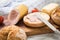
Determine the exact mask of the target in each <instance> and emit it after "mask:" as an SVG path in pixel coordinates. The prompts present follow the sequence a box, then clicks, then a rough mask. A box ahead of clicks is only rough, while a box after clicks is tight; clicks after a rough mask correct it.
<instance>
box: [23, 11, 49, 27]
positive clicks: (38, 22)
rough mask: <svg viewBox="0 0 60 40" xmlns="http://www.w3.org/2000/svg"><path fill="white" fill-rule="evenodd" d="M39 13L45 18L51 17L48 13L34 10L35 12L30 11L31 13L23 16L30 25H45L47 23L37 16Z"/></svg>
mask: <svg viewBox="0 0 60 40" xmlns="http://www.w3.org/2000/svg"><path fill="white" fill-rule="evenodd" d="M39 14H41V15H42V17H43V18H44V19H46V20H48V21H49V19H50V17H49V15H48V14H46V13H43V12H34V13H30V14H28V15H26V16H24V18H23V21H24V23H25V24H26V25H27V26H29V27H42V26H44V25H45V24H44V23H43V22H42V21H41V20H39V18H38V17H37V16H36V15H39Z"/></svg>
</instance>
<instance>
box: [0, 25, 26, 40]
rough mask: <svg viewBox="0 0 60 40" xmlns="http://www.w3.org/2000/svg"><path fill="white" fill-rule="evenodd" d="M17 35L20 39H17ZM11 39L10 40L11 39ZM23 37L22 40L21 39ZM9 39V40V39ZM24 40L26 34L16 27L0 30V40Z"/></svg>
mask: <svg viewBox="0 0 60 40" xmlns="http://www.w3.org/2000/svg"><path fill="white" fill-rule="evenodd" d="M17 34H18V35H19V36H20V37H21V38H19V37H18V36H16V35H17ZM11 37H12V38H11ZM22 37H23V38H22ZM10 38H11V39H10ZM17 38H18V39H21V40H22V39H24V40H26V38H27V37H26V34H25V32H24V30H22V29H20V28H19V27H18V26H15V25H12V26H6V27H4V28H2V29H1V30H0V40H13V39H14V40H18V39H17Z"/></svg>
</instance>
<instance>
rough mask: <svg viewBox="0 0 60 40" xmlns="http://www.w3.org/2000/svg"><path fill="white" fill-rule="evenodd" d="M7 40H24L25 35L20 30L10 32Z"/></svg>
mask: <svg viewBox="0 0 60 40" xmlns="http://www.w3.org/2000/svg"><path fill="white" fill-rule="evenodd" d="M7 40H26V34H25V32H24V31H23V30H22V29H17V30H14V31H11V32H10V33H9V35H8V38H7Z"/></svg>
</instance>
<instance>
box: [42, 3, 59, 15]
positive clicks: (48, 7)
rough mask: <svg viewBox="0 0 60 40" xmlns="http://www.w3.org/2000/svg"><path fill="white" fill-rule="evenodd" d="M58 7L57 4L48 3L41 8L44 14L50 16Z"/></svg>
mask: <svg viewBox="0 0 60 40" xmlns="http://www.w3.org/2000/svg"><path fill="white" fill-rule="evenodd" d="M58 7H59V4H57V3H50V4H48V5H46V6H44V7H43V8H42V12H45V13H47V14H49V15H51V13H54V12H55V11H56V9H57V8H58Z"/></svg>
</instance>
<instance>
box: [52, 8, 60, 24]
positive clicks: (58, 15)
mask: <svg viewBox="0 0 60 40" xmlns="http://www.w3.org/2000/svg"><path fill="white" fill-rule="evenodd" d="M51 19H52V20H53V21H54V22H55V24H57V25H60V8H59V9H57V10H56V12H55V13H53V14H51Z"/></svg>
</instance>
